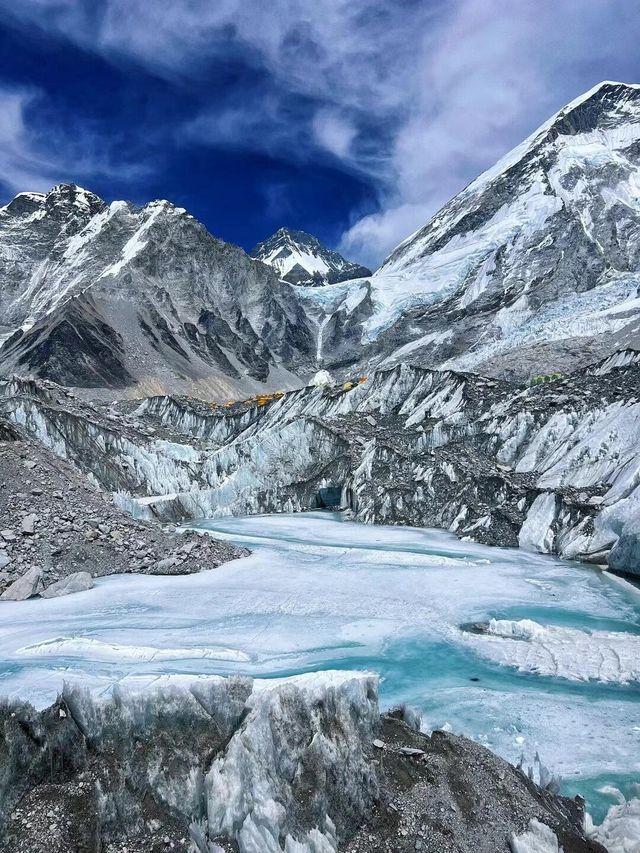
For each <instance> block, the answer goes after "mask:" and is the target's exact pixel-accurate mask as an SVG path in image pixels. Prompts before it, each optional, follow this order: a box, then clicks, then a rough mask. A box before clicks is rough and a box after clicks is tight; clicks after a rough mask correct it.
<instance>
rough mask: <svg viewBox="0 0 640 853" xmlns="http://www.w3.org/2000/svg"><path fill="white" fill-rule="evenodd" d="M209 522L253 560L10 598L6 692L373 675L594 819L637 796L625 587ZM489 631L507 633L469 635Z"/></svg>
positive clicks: (639, 639)
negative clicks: (613, 801) (323, 673)
mask: <svg viewBox="0 0 640 853" xmlns="http://www.w3.org/2000/svg"><path fill="white" fill-rule="evenodd" d="M198 527H200V528H202V529H205V530H210V531H212V532H214V531H215V534H216V536H218V537H223V538H228V539H231V540H232V541H233V542H235V543H238V544H242V545H248V546H249V547H250V548H251V549H252V551H253V553H252V555H251V556H250V557H246V558H243V559H241V560H236V561H234V562H231V563H227V564H225V565H223V566H221V567H220V568H218V569H216V570H215V571H210V572H203V573H201V574H197V575H191V576H186V577H185V576H183V577H147V576H134V577H131V576H128V577H111V578H103V579H99V580H98V581H97V584H96V587H95V588H94V589H92V590H90V591H88V592H84V593H81V594H79V595H75V596H70V597H67V598H62V599H54V600H40V599H32V600H30V601H27V602H19V603H6V604H5V605H4V607H3V616H4V618H3V620H2V624H1V625H0V637H1V640H0V641H1V642H2V647H3V650H4V660H3V662H2V663H1V664H0V690H1V692H2V693H3V694H5V695H7V694H9V695H13V696H19V697H21V698H23V699H25V698H26V699H30V700H31V701H33V702H34V703H35V704H36V705H38V706H40V707H44V706H45V705H46V704H47V703H49V702H51V701H52V700H53V699H54V698H55V695H56V692H57V691H58V690H59V688H60V687H61V686H62V682H63V681H64V680H66V681H78V682H81V683H82V684H84V685H87V686H90V687H91V688H92V689H94V690H95V691H96V692H97V693H104V692H105V691H106V692H108V690H109V688H110V686H111V685H113V684H114V683H116V682H117V683H120V684H125V685H126V684H132V685H136V686H140V685H141V684H144V683H149V684H152V683H154V682H156V681H157V679H158V678H159V677H160V676H167V675H185V676H188V677H190V678H197V677H198V676H202V675H210V674H213V673H219V674H230V673H245V674H249V675H253V676H258V677H271V676H288V675H291V674H294V673H299V672H307V671H315V670H324V669H359V670H371V671H375V672H377V673H379V674H380V675H381V676H382V684H381V701H382V704H383V706H387V707H388V706H390V705H393V704H395V703H397V702H399V701H406V702H408V703H410V704H411V705H414V706H416V707H418V708H419V709H420V710H421V711H422V713H423V716H424V721H423V724H424V726H426V727H427V728H440V727H444V728H447V729H449V728H450V729H452V730H453V731H455V732H460V733H464V734H466V735H468V736H470V737H472V738H474V739H476V740H477V741H479V742H480V743H482V744H484V745H486V746H488V747H489V748H491V749H492V750H494V751H496V752H498V753H499V754H501V755H502V756H504V757H505V758H507V759H508V760H510V761H512V762H514V763H515V762H516V761H518V759H519V757H520V755H521V754H524V756H525V759H526V760H527V761H528V762H529V763H532V762H533V760H534V756H535V754H536V752H538V753H539V754H540V756H541V758H542V760H543V761H544V762H545V763H546V764H547V765H549V766H550V767H551V768H552V770H553V771H554V772H556V773H559V774H561V775H562V777H563V780H564V782H563V785H564V788H565V790H566V791H567V792H569V793H571V794H574V793H577V792H579V793H582V794H584V795H585V796H586V797H587V799H588V800H589V805H590V809H591V810H592V811H594V812H595V814H596V815H599V814H602V813H603V811H604V810H605V805H607V804H608V803H607V802H606V799H605V798H604V797H603V795H601V794H598V793H597V790H596V789H598V788H601V787H602V786H603V785H604V784H606V783H612V784H615V785H617V786H618V787H621V788H622V789H623V790H626V791H627V792H628V793H629V792H630V791H631V783H632V782H633V781H634V780H637V779H638V778H640V725H639V724H638V719H639V716H640V715H639V713H638V712H639V710H640V666H638V665H637V663H635V662H637V661H638V660H640V655H638V648H639V647H640V594H638V592H637V591H636V590H635V588H634V587H632V586H630V585H629V584H626V583H625V582H621V581H618V580H615V579H614V578H612V577H611V576H609V575H608V574H607V573H602V572H600V571H597V570H592V569H589V568H585V567H584V566H581V565H574V564H571V563H566V562H560V561H558V560H556V559H554V558H551V557H543V556H538V555H533V554H528V553H525V552H523V551H518V550H510V549H500V548H488V547H485V546H482V545H478V544H476V543H472V542H464V541H462V542H461V541H458V540H456V539H455V537H453V536H452V535H451V534H447V533H441V532H437V531H433V530H419V529H415V528H403V529H401V528H396V527H384V526H376V527H370V526H364V525H359V524H354V523H350V522H345V521H343V517H342V516H341V515H339V514H337V513H336V514H329V513H320V512H316V513H307V514H296V515H286V514H281V515H271V516H258V517H251V518H234V519H215V520H212V521H204V522H200V523H199V524H198ZM492 618H495V619H497V620H502V621H499V622H497V623H495V624H494V633H493V635H482V634H474V633H470V632H468V631H462V630H461V629H460V626H461V625H465V624H467V623H472V622H482V623H486V622H488V621H489V620H490V619H492ZM525 620H532V621H533V622H535V623H536V625H537V626H540V627H538V628H535V630H533V629H532V627H531V625H530V624H529V623H528V622H526V621H525ZM532 630H533V634H534V636H532ZM509 632H511V633H512V634H519V635H520V636H517V637H515V636H508V634H509ZM565 643H566V644H570V645H571V648H572V649H573V654H572V655H571V656H570V657H569V659H568V660H567V659H564V658H563V644H565ZM550 661H555V663H554V666H555V667H556V669H555V670H554V669H553V667H551V666H550V663H549V662H550ZM556 665H557V666H556Z"/></svg>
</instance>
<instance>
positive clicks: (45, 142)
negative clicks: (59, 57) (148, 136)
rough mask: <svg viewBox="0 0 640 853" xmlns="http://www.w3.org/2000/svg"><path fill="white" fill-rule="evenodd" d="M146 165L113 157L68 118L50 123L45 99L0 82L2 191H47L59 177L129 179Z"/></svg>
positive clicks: (141, 172)
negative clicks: (60, 122)
mask: <svg viewBox="0 0 640 853" xmlns="http://www.w3.org/2000/svg"><path fill="white" fill-rule="evenodd" d="M148 171H149V170H148V167H147V166H145V165H144V164H140V163H129V162H127V160H126V158H121V157H118V158H116V156H115V152H114V151H112V150H110V147H109V145H108V143H107V142H106V141H105V140H104V139H103V138H102V137H101V136H100V135H99V134H98V133H94V132H93V131H92V130H91V129H89V128H86V127H82V126H80V125H78V124H76V123H75V122H73V121H72V120H70V119H67V123H66V125H60V124H56V122H55V121H51V116H50V112H49V110H48V105H47V99H46V97H45V96H44V95H43V93H42V92H40V91H38V90H37V89H34V88H15V87H8V86H2V85H0V186H2V187H3V188H4V190H5V192H9V193H13V192H20V191H23V190H36V191H45V190H48V189H50V188H51V187H52V186H53V185H54V184H56V183H60V182H62V181H81V180H83V179H84V178H87V179H89V180H95V179H96V177H107V178H115V177H117V178H120V179H126V180H130V179H132V178H139V177H141V176H142V175H144V174H148Z"/></svg>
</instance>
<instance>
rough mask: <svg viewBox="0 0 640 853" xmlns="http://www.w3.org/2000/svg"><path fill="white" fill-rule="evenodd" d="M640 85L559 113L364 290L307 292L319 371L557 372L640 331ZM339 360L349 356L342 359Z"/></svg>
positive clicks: (613, 88)
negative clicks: (361, 365) (358, 360)
mask: <svg viewBox="0 0 640 853" xmlns="http://www.w3.org/2000/svg"><path fill="white" fill-rule="evenodd" d="M639 285H640V86H631V85H625V84H622V83H609V82H605V83H602V84H600V85H599V86H597V87H595V88H594V89H593V90H591V91H589V92H587V93H586V94H585V95H583V96H582V97H580V98H578V99H577V100H575V101H573V102H572V103H570V104H569V105H568V106H567V107H565V108H564V109H562V110H561V111H560V112H559V113H557V114H556V115H554V116H553V117H552V118H551V119H549V120H548V121H547V122H545V124H543V125H542V126H541V127H540V128H539V129H538V130H537V131H535V133H533V134H532V135H531V136H530V137H529V138H528V139H527V140H525V141H524V142H523V143H522V144H521V145H519V146H518V147H517V148H515V149H514V150H513V151H512V152H510V153H509V154H507V155H506V156H505V157H504V158H503V159H502V160H500V162H498V163H497V164H496V165H495V166H494V167H493V168H491V169H489V170H488V171H487V172H485V173H484V174H483V175H481V176H480V177H479V178H478V179H477V180H475V181H474V182H473V183H471V184H470V185H469V186H468V187H466V188H465V189H464V190H463V191H462V192H461V193H459V194H458V195H457V196H456V197H455V198H453V199H452V200H451V201H450V202H449V203H448V204H446V205H445V206H444V207H443V208H442V209H441V210H440V211H439V212H438V213H437V214H436V215H435V216H434V217H433V218H432V219H431V220H430V221H429V222H428V223H427V224H426V225H425V226H424V227H423V228H421V229H420V230H419V231H417V232H416V233H415V234H413V235H412V236H410V237H409V238H408V239H406V240H405V241H404V242H403V243H402V244H401V245H400V246H398V248H397V249H396V250H395V251H394V252H393V253H392V254H391V255H390V256H389V258H387V260H386V261H385V263H384V264H383V265H382V267H381V268H380V269H379V270H378V271H377V272H376V273H375V274H374V275H373V277H372V278H371V279H370V280H369V281H360V282H354V283H351V284H347V285H341V286H339V287H337V288H334V289H333V294H332V298H331V300H328V299H327V297H326V296H325V295H324V294H322V295H318V296H317V297H316V294H315V292H313V291H311V292H309V293H306V294H305V296H304V298H305V302H306V303H307V305H308V306H309V307H308V310H310V311H311V310H313V309H314V308H315V309H316V310H322V311H323V312H324V318H323V319H322V320H321V321H320V327H321V335H320V341H319V344H318V354H319V357H320V359H321V361H322V363H323V364H324V365H327V366H329V367H330V366H331V365H332V364H344V363H345V362H346V361H348V360H349V358H350V357H356V353H361V354H362V357H363V358H364V361H369V362H372V363H373V364H381V363H382V364H386V365H391V364H394V363H396V362H399V361H402V360H410V361H413V362H417V363H422V364H424V365H426V366H441V367H446V368H453V369H463V370H473V371H477V372H480V373H492V374H495V375H500V376H507V377H513V378H518V379H522V378H528V377H529V376H531V375H532V374H536V373H547V372H552V371H557V370H559V371H562V372H566V371H569V370H571V369H573V368H575V367H578V366H580V365H583V364H587V363H589V362H594V361H596V360H598V359H599V358H601V357H603V356H606V355H607V354H609V353H611V352H613V351H615V350H617V349H621V348H624V347H633V346H634V345H635V343H636V339H637V333H638V330H639V329H640V316H639V314H640V299H639V298H638V286H639ZM350 354H351V355H350Z"/></svg>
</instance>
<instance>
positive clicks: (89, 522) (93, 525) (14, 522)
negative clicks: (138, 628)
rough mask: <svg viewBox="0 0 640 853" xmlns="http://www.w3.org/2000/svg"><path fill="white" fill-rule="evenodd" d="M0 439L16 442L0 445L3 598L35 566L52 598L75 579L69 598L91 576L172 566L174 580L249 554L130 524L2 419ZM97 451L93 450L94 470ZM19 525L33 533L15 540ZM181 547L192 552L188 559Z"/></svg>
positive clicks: (91, 486) (106, 498)
mask: <svg viewBox="0 0 640 853" xmlns="http://www.w3.org/2000/svg"><path fill="white" fill-rule="evenodd" d="M58 393H59V394H60V395H62V396H61V397H60V399H62V397H64V399H66V400H69V401H70V400H71V399H72V398H68V397H67V396H66V394H64V392H63V391H62V389H58ZM56 405H57V406H58V407H60V403H57V404H56ZM2 431H4V433H5V434H8V433H9V432H12V433H13V435H12V439H11V440H10V441H9V442H7V443H5V444H3V445H0V530H1V531H3V535H2V540H1V541H2V548H1V549H0V594H1V593H2V592H3V591H5V590H7V589H8V588H9V587H10V586H11V585H12V584H13V583H14V582H15V581H17V580H19V579H20V577H21V575H23V574H24V573H25V571H26V570H27V569H28V568H29V567H30V566H33V565H36V566H38V567H39V569H40V570H41V572H42V585H43V587H45V588H47V589H48V590H49V589H52V588H53V591H54V592H55V591H56V590H64V589H65V579H66V578H69V576H74V575H76V576H77V579H76V581H74V583H72V585H71V586H70V587H69V591H71V590H72V589H74V588H75V586H74V584H75V583H78V582H79V583H80V584H83V582H84V583H87V582H88V578H87V574H88V573H89V574H90V575H92V576H95V577H100V576H103V575H107V574H113V573H122V572H132V571H153V569H152V568H151V567H152V565H153V563H154V562H157V561H159V560H161V559H169V560H170V561H171V563H172V566H173V569H172V573H174V574H188V573H191V572H197V571H200V570H202V569H210V568H215V567H216V566H218V565H220V564H221V563H223V562H225V561H226V560H230V559H234V558H236V557H240V556H243V555H245V554H247V553H248V551H246V549H243V548H236V547H235V546H234V545H232V544H231V543H229V542H219V541H217V540H215V539H212V538H210V537H205V538H204V539H201V538H200V537H199V536H197V535H195V534H190V533H187V534H184V535H182V536H175V535H172V534H171V533H170V532H169V531H163V530H161V529H160V527H159V526H158V525H157V524H155V523H149V522H147V521H142V520H136V519H133V518H131V516H130V515H129V514H128V513H125V512H123V511H122V510H121V509H120V508H118V507H117V506H115V504H114V503H113V499H112V497H111V496H110V495H106V494H103V493H101V492H100V491H99V489H98V488H97V487H96V485H95V480H93V481H90V480H89V479H87V477H85V476H84V475H83V474H82V473H80V471H78V469H77V468H75V467H74V466H73V465H71V464H69V462H67V461H64V460H62V459H58V458H56V456H54V455H53V454H52V453H51V451H50V450H47V449H46V448H45V447H43V446H42V445H41V444H39V443H36V442H34V441H30V440H29V439H28V438H27V435H26V434H25V432H24V431H23V429H22V427H19V426H15V427H13V426H11V425H9V424H8V423H7V422H6V421H4V420H3V419H2V418H1V417H0V433H2ZM98 446H99V443H98V444H96V445H94V449H93V457H94V459H95V460H96V462H97V461H98V456H97V454H96V452H95V451H96V448H97V447H98ZM25 459H30V460H31V461H34V462H36V463H37V464H36V467H35V468H34V469H32V470H33V471H34V473H33V474H31V475H30V477H31V479H29V478H28V477H25V474H24V466H23V463H24V461H25ZM108 464H109V463H107V465H108ZM36 483H37V485H36ZM23 520H24V526H25V528H26V530H29V531H32V532H31V533H27V532H26V531H25V532H24V534H18V535H16V533H15V532H14V530H18V531H19V530H21V528H22V524H23ZM173 533H175V530H174V531H173ZM185 546H191V547H190V549H189V550H188V551H186V550H185ZM138 554H142V555H143V556H144V562H143V561H142V560H141V558H139V557H138ZM167 571H168V570H167ZM58 582H59V583H58ZM52 585H54V586H53V587H52ZM80 588H84V586H82V585H81V587H80ZM17 589H18V590H20V589H21V587H20V586H19V587H18V588H17Z"/></svg>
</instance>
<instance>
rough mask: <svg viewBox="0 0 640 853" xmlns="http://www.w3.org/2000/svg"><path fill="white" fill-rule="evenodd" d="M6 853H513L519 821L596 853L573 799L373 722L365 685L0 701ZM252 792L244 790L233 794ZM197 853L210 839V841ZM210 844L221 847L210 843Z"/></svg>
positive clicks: (438, 739)
mask: <svg viewBox="0 0 640 853" xmlns="http://www.w3.org/2000/svg"><path fill="white" fill-rule="evenodd" d="M0 731H1V732H2V735H1V740H0V838H1V839H2V844H3V846H2V849H3V850H5V851H7V853H45V851H47V852H48V851H52V850H53V851H60V853H62V851H65V853H66V851H71V850H81V851H83V852H84V853H99V851H100V850H105V849H106V850H117V851H122V850H124V848H125V847H126V849H127V851H129V853H139V851H140V853H142V851H145V853H147V851H155V850H158V851H159V850H166V849H174V850H177V851H183V853H186V851H187V850H196V851H202V853H206V851H209V850H224V851H238V850H239V851H241V853H264V851H277V850H281V849H283V846H282V845H284V844H285V843H286V845H287V849H294V848H293V847H292V846H290V845H293V844H295V843H296V842H297V843H298V844H299V845H300V846H299V847H298V846H296V847H295V849H300V850H308V851H315V850H345V851H350V853H356V851H366V853H373V851H374V850H390V849H393V850H396V851H405V850H406V851H409V850H411V851H413V850H420V849H421V850H424V851H426V853H449V851H465V853H466V851H471V850H474V851H477V853H498V851H504V853H507V851H509V849H510V848H509V840H510V838H511V836H512V834H518V833H521V832H522V831H523V830H524V829H525V828H526V827H527V825H528V823H529V821H530V820H531V819H535V820H539V821H541V822H543V823H544V824H545V826H547V827H548V828H549V831H550V832H552V833H554V834H556V836H557V838H558V839H559V840H560V841H561V843H562V845H563V847H564V849H565V850H566V851H572V853H602V851H603V849H604V848H602V847H600V846H599V845H598V844H597V843H595V842H592V841H589V840H587V838H586V837H585V834H584V831H583V829H582V819H583V815H582V811H581V808H580V806H579V805H578V804H577V803H575V802H573V801H571V800H567V799H564V798H560V797H557V796H556V795H554V794H551V793H550V792H548V791H545V790H542V789H541V788H538V787H537V786H536V785H535V784H534V783H533V782H532V781H530V780H529V779H528V778H527V777H526V776H525V775H524V774H523V773H522V772H521V771H520V770H519V769H516V768H514V767H511V766H510V765H508V764H507V763H506V762H504V761H503V760H502V759H499V758H497V757H496V756H494V755H492V754H491V753H489V752H488V751H487V750H486V749H484V748H483V747H481V746H478V745H476V744H474V743H472V742H471V741H468V740H466V739H465V738H462V737H456V736H453V735H449V734H446V733H444V732H436V733H434V734H433V735H432V736H431V737H427V736H426V735H423V734H420V733H419V732H416V731H414V730H412V729H411V728H409V727H408V726H407V725H406V724H405V723H403V722H402V721H401V720H399V719H397V718H395V717H392V716H387V717H382V718H380V717H379V716H378V705H377V687H376V683H375V680H374V679H372V678H371V677H370V676H364V675H360V674H358V673H345V674H342V675H340V676H338V677H336V675H335V674H334V676H333V677H327V678H326V679H325V682H324V683H321V682H319V681H318V679H317V677H316V676H311V677H305V676H303V677H302V678H299V679H298V680H297V681H296V682H295V683H289V684H281V685H279V686H274V687H270V688H268V689H262V690H257V691H256V690H254V689H253V684H252V682H251V680H250V679H246V678H230V679H201V680H200V681H198V682H196V683H194V684H192V685H191V686H190V687H184V686H182V687H178V686H177V685H173V684H172V683H171V682H167V684H166V685H163V686H162V687H160V688H156V689H155V690H150V691H147V692H144V693H129V692H127V690H116V692H115V695H114V697H113V698H111V699H106V700H104V699H103V700H98V699H93V698H91V697H90V695H89V694H88V693H86V692H83V691H81V690H80V689H78V688H73V687H67V688H65V691H64V692H63V694H62V696H60V697H59V699H58V701H57V702H56V703H54V704H53V705H52V706H51V707H49V708H47V709H45V710H44V711H41V712H37V711H35V710H34V709H33V708H32V707H31V706H29V705H26V704H24V703H20V702H8V703H4V704H3V705H2V706H0ZM247 786H248V788H249V789H250V791H251V796H246V792H245V795H243V787H247ZM209 845H211V846H209ZM215 845H217V846H215Z"/></svg>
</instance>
